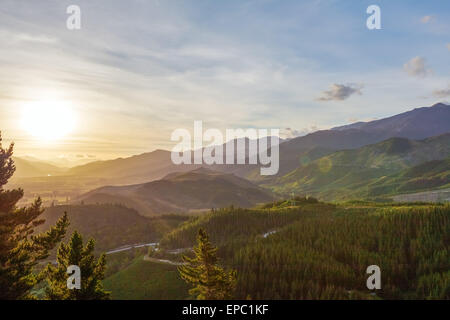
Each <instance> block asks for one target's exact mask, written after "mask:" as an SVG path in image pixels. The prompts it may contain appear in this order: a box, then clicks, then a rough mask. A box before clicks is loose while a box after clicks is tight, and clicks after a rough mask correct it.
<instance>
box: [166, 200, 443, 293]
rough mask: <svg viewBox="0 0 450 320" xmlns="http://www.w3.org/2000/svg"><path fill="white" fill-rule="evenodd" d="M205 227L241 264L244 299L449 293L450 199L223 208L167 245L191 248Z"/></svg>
mask: <svg viewBox="0 0 450 320" xmlns="http://www.w3.org/2000/svg"><path fill="white" fill-rule="evenodd" d="M290 204H295V206H292V205H290ZM269 207H270V206H269ZM200 227H202V228H205V229H206V230H207V232H208V234H210V235H211V241H212V242H213V243H215V244H216V245H218V246H219V255H220V257H221V258H222V263H223V264H225V265H227V266H229V267H232V268H234V269H236V270H237V274H238V286H237V293H236V297H237V298H246V297H248V296H250V297H251V298H254V299H371V298H383V299H428V298H430V299H436V298H440V299H442V298H447V299H448V298H450V271H449V270H450V254H449V245H450V205H428V204H400V205H380V204H371V203H366V202H359V203H347V204H339V205H336V206H335V205H328V204H323V203H317V204H312V203H309V204H303V203H301V202H289V201H288V202H280V203H279V204H276V205H275V206H272V207H271V208H267V209H253V210H244V209H224V210H220V211H217V212H211V213H210V214H208V215H206V216H203V217H199V218H196V219H192V220H191V221H188V222H185V223H184V224H182V225H181V226H180V227H179V228H177V229H175V230H174V231H172V232H170V233H169V234H168V235H167V236H166V237H164V239H163V240H162V241H161V246H162V247H163V248H176V247H189V246H192V245H193V244H194V239H195V234H196V231H197V230H198V228H200ZM369 265H378V266H379V267H380V268H381V277H382V289H381V290H377V292H376V295H373V294H371V293H372V292H371V291H369V290H368V289H367V287H366V280H367V277H368V275H367V274H366V268H367V267H368V266H369Z"/></svg>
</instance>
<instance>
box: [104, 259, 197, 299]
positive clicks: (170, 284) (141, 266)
mask: <svg viewBox="0 0 450 320" xmlns="http://www.w3.org/2000/svg"><path fill="white" fill-rule="evenodd" d="M109 259H110V258H109V257H108V265H109ZM103 284H104V286H105V288H106V289H107V290H109V291H111V298H112V299H120V300H130V299H132V300H159V299H163V300H184V299H187V298H188V289H189V288H188V285H187V283H185V282H184V281H183V280H182V279H181V278H180V276H179V274H178V271H177V267H176V266H174V265H171V264H165V263H160V262H150V261H145V260H143V259H142V256H140V257H138V258H136V259H134V260H133V261H132V262H131V263H130V265H129V266H128V267H126V268H124V269H123V270H120V271H119V272H117V273H115V274H114V275H112V276H110V277H108V278H106V279H105V280H104V281H103Z"/></svg>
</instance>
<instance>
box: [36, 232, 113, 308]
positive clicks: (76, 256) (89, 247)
mask: <svg viewBox="0 0 450 320" xmlns="http://www.w3.org/2000/svg"><path fill="white" fill-rule="evenodd" d="M94 246H95V242H94V240H93V239H90V240H89V241H88V242H87V244H86V246H85V247H83V238H82V237H81V235H80V234H79V233H78V232H77V231H75V232H74V233H73V234H72V237H71V239H70V241H69V242H68V243H67V244H64V243H61V244H60V246H59V248H58V255H57V260H56V262H57V264H56V265H51V264H48V265H47V268H46V270H45V274H46V276H47V287H46V289H45V294H46V298H47V299H50V300H106V299H109V293H108V292H106V291H105V290H103V285H102V280H103V279H104V278H105V269H106V256H105V254H102V255H101V256H100V258H99V259H98V260H97V261H95V257H94ZM71 265H75V266H78V267H79V268H80V271H81V274H80V276H81V288H80V289H68V288H67V279H68V277H69V275H68V274H67V267H68V266H71Z"/></svg>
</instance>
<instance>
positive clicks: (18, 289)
mask: <svg viewBox="0 0 450 320" xmlns="http://www.w3.org/2000/svg"><path fill="white" fill-rule="evenodd" d="M1 142H2V138H1V133H0V300H5V299H28V298H32V296H31V295H30V293H29V292H30V290H31V289H32V288H33V287H34V286H35V285H36V284H37V283H38V282H40V281H41V280H42V274H36V273H33V267H34V266H35V265H36V264H37V263H38V261H39V260H42V259H45V258H47V257H48V255H49V251H50V250H51V249H53V248H54V246H55V245H56V244H57V243H58V242H60V241H61V239H62V238H63V237H64V234H65V233H66V229H67V225H68V219H67V215H66V214H64V216H63V217H62V218H60V219H59V220H58V222H57V223H56V225H55V226H54V227H52V228H50V230H48V231H47V232H45V233H43V234H39V235H34V234H33V233H34V228H35V227H36V226H38V225H40V224H42V223H44V220H37V218H38V217H39V216H40V215H41V214H42V212H43V211H44V210H43V209H42V208H41V205H42V201H41V199H40V198H38V199H36V200H35V201H34V203H33V204H32V205H31V206H29V207H22V208H18V207H17V202H18V201H19V200H20V199H21V198H22V197H23V190H22V189H14V190H5V189H4V188H3V187H4V186H5V185H6V184H7V183H8V180H9V179H10V178H11V177H12V175H13V174H14V171H15V170H16V168H15V166H14V161H13V160H12V155H13V146H14V145H13V144H11V145H10V146H9V148H7V149H3V147H2V143H1Z"/></svg>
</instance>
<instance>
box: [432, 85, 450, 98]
mask: <svg viewBox="0 0 450 320" xmlns="http://www.w3.org/2000/svg"><path fill="white" fill-rule="evenodd" d="M433 95H434V96H435V97H438V98H445V97H450V85H449V86H448V88H447V89H440V90H434V91H433Z"/></svg>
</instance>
